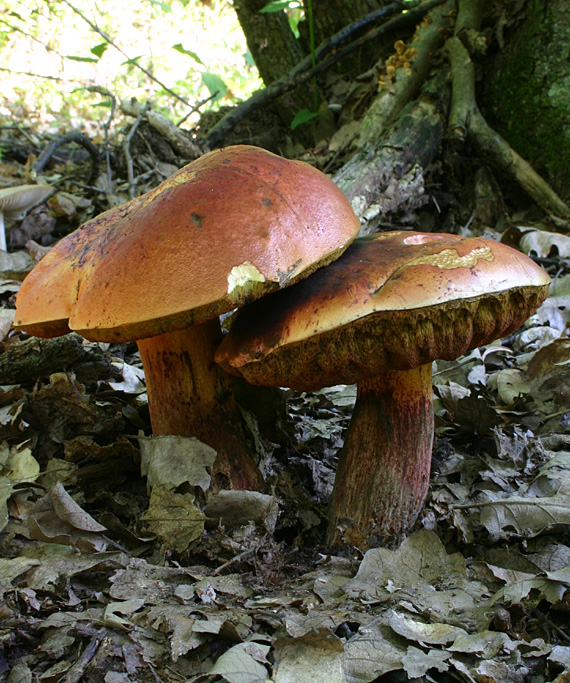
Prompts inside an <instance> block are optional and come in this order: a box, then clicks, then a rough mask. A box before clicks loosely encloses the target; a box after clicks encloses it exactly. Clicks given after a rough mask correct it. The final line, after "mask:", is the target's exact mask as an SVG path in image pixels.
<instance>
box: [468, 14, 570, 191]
mask: <svg viewBox="0 0 570 683" xmlns="http://www.w3.org/2000/svg"><path fill="white" fill-rule="evenodd" d="M505 41H506V42H505V47H504V49H503V50H501V52H499V53H498V54H496V55H493V57H494V64H493V65H491V64H490V63H487V65H486V67H487V69H486V71H487V76H486V77H485V78H484V79H483V81H482V82H483V84H484V85H483V98H482V102H481V104H482V108H483V109H484V113H485V114H486V116H487V121H488V123H489V124H490V126H491V127H492V128H494V129H495V130H497V132H499V133H501V135H502V136H503V137H504V138H505V139H506V140H507V142H508V143H509V144H510V145H511V146H512V147H513V148H514V149H515V150H516V151H517V152H518V153H519V154H520V155H521V156H523V157H524V158H525V159H526V160H527V161H529V162H530V163H531V164H532V165H533V166H534V168H535V169H536V170H537V171H538V172H539V173H540V174H542V175H543V176H544V177H545V179H546V180H547V181H548V182H549V183H550V184H551V185H552V186H553V188H554V189H555V190H556V191H557V192H558V193H559V194H561V196H562V198H563V199H566V200H568V199H569V198H570V125H569V123H568V122H569V120H570V119H569V112H570V83H569V80H568V68H569V67H568V64H569V62H570V7H569V5H568V0H531V1H530V3H529V4H528V13H527V16H526V18H525V19H524V20H523V21H522V22H521V23H520V24H519V25H518V26H517V27H516V28H513V29H511V30H510V31H509V30H508V31H507V32H506V34H505Z"/></svg>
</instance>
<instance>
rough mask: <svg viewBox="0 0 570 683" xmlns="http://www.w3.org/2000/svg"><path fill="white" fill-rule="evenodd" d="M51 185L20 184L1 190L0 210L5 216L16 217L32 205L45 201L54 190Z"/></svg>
mask: <svg viewBox="0 0 570 683" xmlns="http://www.w3.org/2000/svg"><path fill="white" fill-rule="evenodd" d="M53 191H54V190H53V187H50V186H49V185H18V186H16V187H4V188H2V189H1V190H0V211H2V212H3V213H4V217H5V218H10V219H15V218H18V217H19V216H20V215H21V214H22V213H24V212H25V211H27V210H28V209H31V208H32V206H35V205H36V204H39V203H40V202H43V201H44V199H47V197H49V195H50V194H51V193H52V192H53Z"/></svg>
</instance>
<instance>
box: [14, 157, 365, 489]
mask: <svg viewBox="0 0 570 683" xmlns="http://www.w3.org/2000/svg"><path fill="white" fill-rule="evenodd" d="M359 227H360V226H359V221H358V219H357V218H356V216H355V215H354V212H353V211H352V209H351V207H350V204H349V203H348V200H347V199H346V198H345V196H344V195H343V194H342V192H341V191H340V190H339V189H338V188H337V187H336V186H335V185H334V183H333V182H332V181H331V180H329V179H328V178H327V176H325V175H324V174H323V173H321V172H320V171H318V170H316V169H315V168H313V167H312V166H310V165H308V164H305V163H302V162H297V161H288V160H286V159H283V158H281V157H278V156H276V155H274V154H271V153H269V152H266V151H265V150H262V149H259V148H256V147H251V146H234V147H227V148H225V149H222V150H217V151H214V152H210V153H209V154H206V155H204V156H203V157H201V158H199V159H197V160H196V161H194V162H192V163H191V164H189V165H187V166H185V167H184V168H182V169H180V170H179V171H177V172H176V173H174V174H173V175H172V176H171V177H170V178H168V179H167V180H165V181H164V182H163V183H162V184H161V185H159V186H158V187H156V188H155V189H153V190H151V191H150V192H148V193H147V194H145V195H142V196H141V197H138V198H136V199H134V200H132V201H130V202H128V203H127V204H124V205H123V206H120V207H117V208H115V209H112V210H110V211H107V212H106V213H103V214H101V215H100V216H98V217H97V218H95V219H93V220H90V221H88V222H87V223H85V224H84V225H83V226H82V227H81V228H79V229H78V230H77V231H75V232H74V233H72V234H70V235H68V236H67V237H66V238H64V239H63V240H61V241H60V242H59V243H58V244H57V245H56V246H55V247H54V248H53V249H52V250H51V251H50V252H49V253H48V254H47V255H46V256H45V257H44V258H43V259H42V260H41V261H40V263H39V264H38V265H37V266H36V267H35V268H34V270H33V271H32V272H31V273H30V274H29V275H28V277H27V278H26V279H25V281H24V282H23V284H22V287H21V289H20V292H19V294H18V297H17V302H16V317H15V323H16V325H17V326H18V327H20V328H21V329H23V330H25V331H27V332H29V333H30V334H32V335H36V336H40V337H41V336H46V337H48V336H56V335H60V334H65V333H67V332H69V331H70V330H75V331H77V332H79V334H81V335H83V336H84V337H86V338H87V339H90V340H94V341H106V342H124V341H127V340H137V343H138V347H139V350H140V353H141V357H142V361H143V367H144V371H145V376H146V384H147V393H148V397H149V408H150V415H151V422H152V429H153V433H154V434H155V435H161V434H175V435H179V436H196V437H197V438H199V439H200V440H202V441H204V442H205V443H207V444H209V445H210V446H212V447H214V448H215V449H216V450H217V451H218V457H217V459H216V463H215V466H214V471H215V472H217V473H218V474H219V475H220V477H221V484H220V486H221V487H222V488H224V487H228V486H229V487H231V488H244V489H248V488H249V489H255V488H259V487H260V486H261V485H262V479H261V475H260V473H259V470H258V468H257V466H256V465H255V464H254V463H253V461H252V460H251V459H250V458H249V457H248V455H247V453H246V450H245V447H244V444H243V441H242V440H241V439H240V438H239V433H237V431H236V429H235V428H234V425H233V424H232V423H238V422H239V420H238V411H237V408H236V407H235V405H234V402H233V398H232V392H231V390H230V388H229V386H228V381H227V377H226V375H225V373H223V372H221V370H220V369H219V368H218V367H217V366H216V365H215V363H214V361H213V354H214V350H215V347H216V346H217V344H218V343H219V341H220V339H221V331H220V324H219V318H218V316H219V315H220V314H222V313H225V312H227V311H230V310H232V309H234V308H236V307H238V306H241V305H242V304H244V303H246V302H248V301H252V300H253V299H256V298H258V297H259V296H262V295H264V294H266V293H268V292H271V291H272V290H275V289H278V288H280V287H285V286H286V285H289V284H291V283H293V282H295V281H296V280H299V279H300V278H303V277H306V276H307V275H309V274H310V273H311V272H312V271H314V270H315V269H317V268H319V267H320V266H322V265H325V264H327V263H329V262H330V261H332V260H333V259H335V258H337V257H338V256H339V255H340V254H341V253H342V252H343V251H344V249H345V248H346V247H347V246H348V244H349V243H350V242H352V240H353V239H354V238H355V237H356V235H357V234H358V230H359Z"/></svg>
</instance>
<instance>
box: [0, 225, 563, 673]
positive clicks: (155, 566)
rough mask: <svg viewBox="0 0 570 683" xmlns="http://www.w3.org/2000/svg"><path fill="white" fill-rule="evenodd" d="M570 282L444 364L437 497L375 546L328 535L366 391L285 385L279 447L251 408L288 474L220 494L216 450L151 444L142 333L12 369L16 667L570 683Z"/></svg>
mask: <svg viewBox="0 0 570 683" xmlns="http://www.w3.org/2000/svg"><path fill="white" fill-rule="evenodd" d="M536 239H537V238H535V240H536ZM529 243H531V242H529ZM537 243H538V242H536V241H535V242H532V244H535V245H536V244H537ZM545 248H546V247H544V249H545ZM567 286H568V285H567V283H566V280H565V277H564V276H563V277H561V278H560V279H558V280H556V281H555V284H554V286H553V295H552V297H551V298H550V299H549V300H547V302H546V303H545V304H544V306H543V307H541V309H540V310H539V311H538V312H537V314H536V315H535V316H534V317H533V318H532V319H531V320H530V321H529V322H528V323H527V324H526V325H525V326H524V328H523V329H521V330H519V331H518V332H517V333H516V334H515V335H513V336H511V337H510V338H509V339H507V340H503V342H502V344H497V343H495V344H494V345H491V346H489V347H488V348H483V349H478V350H476V351H474V352H472V353H471V354H469V356H467V357H465V358H463V359H461V360H460V361H458V362H455V363H446V362H441V363H438V364H437V365H436V367H435V368H434V398H435V401H434V407H435V412H436V443H435V447H434V461H433V474H432V482H431V488H430V496H429V499H428V501H427V504H426V507H425V510H424V512H423V515H422V518H421V519H420V520H419V522H418V525H417V528H416V530H415V531H414V532H413V533H412V534H411V535H410V536H409V537H408V538H407V539H405V540H404V541H403V542H402V543H401V544H400V545H397V546H393V547H385V548H372V549H369V550H368V551H366V552H360V551H358V550H357V549H350V548H349V549H346V548H345V549H344V550H343V551H342V552H338V551H337V549H334V548H327V547H324V546H323V545H322V543H321V541H320V538H321V532H322V529H323V526H324V519H325V514H326V503H327V500H328V497H329V496H330V492H331V490H332V484H333V481H334V471H335V466H336V458H337V454H338V451H339V449H340V448H341V447H342V438H343V433H344V430H345V429H346V427H347V425H348V421H349V418H350V413H351V410H352V406H353V404H354V399H355V395H356V394H355V387H345V386H338V387H330V388H327V389H324V390H322V391H320V392H316V393H314V394H309V393H302V394H299V393H295V392H290V391H284V392H282V396H281V399H282V400H283V405H284V415H283V420H282V424H281V425H279V429H275V430H274V431H273V433H272V434H271V437H270V438H268V437H267V430H266V425H263V424H262V418H261V417H260V415H259V414H257V413H256V411H255V410H251V406H248V408H247V410H246V409H245V408H244V411H245V412H246V417H247V424H248V425H249V426H250V429H251V432H252V434H251V441H252V444H254V445H255V450H256V451H257V453H258V456H259V457H260V458H261V463H260V464H261V465H262V467H263V468H264V471H265V472H266V475H267V478H268V481H269V482H270V486H269V487H268V490H267V492H266V493H263V494H262V493H257V492H244V491H218V492H216V493H215V494H213V493H212V492H211V490H210V472H211V465H212V462H213V458H214V457H215V453H214V452H213V451H212V449H210V448H209V447H208V446H206V445H204V444H201V443H200V442H198V441H197V440H196V439H191V438H181V437H159V438H150V430H149V419H148V404H147V402H146V397H145V394H144V375H143V374H142V371H141V366H140V360H139V358H138V356H137V352H136V347H135V346H134V345H132V344H123V345H96V344H90V343H89V342H84V341H81V342H80V344H81V346H82V350H81V352H80V353H79V352H78V353H77V354H76V355H77V357H76V359H75V360H74V361H73V363H71V365H67V366H65V367H61V368H59V367H56V368H54V371H53V372H46V373H45V374H43V375H42V376H40V377H38V378H37V381H33V382H31V381H29V380H28V379H23V380H17V379H16V378H14V377H10V380H11V381H6V380H5V381H4V384H3V386H2V392H1V393H0V398H1V399H2V401H1V402H0V410H2V411H3V412H2V414H1V417H2V419H0V440H1V445H0V511H1V515H0V522H1V527H2V533H1V535H0V548H1V557H0V596H1V604H0V620H1V621H0V639H1V643H2V658H0V677H1V679H2V680H6V681H8V683H19V682H20V681H32V680H39V681H46V682H48V681H63V682H71V681H79V680H83V681H105V682H106V683H127V682H129V681H131V682H138V681H141V682H143V683H144V682H145V681H157V680H158V681H173V682H180V681H188V682H190V681H192V682H194V681H196V682H207V683H213V682H215V681H228V682H229V683H257V682H258V681H259V682H263V681H270V680H271V681H277V682H279V683H288V682H289V681H293V680H295V681H301V682H304V681H320V680H323V681H325V680H326V681H327V682H329V681H330V682H331V683H335V682H336V681H339V682H342V681H348V682H350V683H362V682H365V681H377V680H378V681H405V680H414V681H430V682H432V681H436V682H437V683H449V682H450V681H457V680H459V681H466V682H474V683H475V682H476V683H480V682H481V681H485V682H492V681H496V682H497V683H498V682H506V683H508V682H509V681H521V682H522V681H530V680H532V681H533V683H541V682H546V681H556V682H557V683H562V682H563V681H565V680H567V677H566V676H567V672H568V671H569V669H570V630H569V628H568V623H569V619H568V614H569V612H570V591H569V588H570V536H569V535H568V529H569V525H570V389H569V388H568V387H570V375H569V372H570V371H569V370H568V368H569V367H570V344H569V342H568V338H567V336H566V334H567V333H566V330H567V326H568V323H569V322H570V311H569V310H567V301H568V299H567V294H566V288H567ZM7 291H11V290H9V289H8V290H7ZM4 343H5V344H7V345H9V346H11V345H14V344H16V345H17V344H25V343H26V342H25V340H24V339H20V337H19V335H18V334H12V336H9V337H8V338H7V340H6V341H5V342H4ZM14 379H16V381H14Z"/></svg>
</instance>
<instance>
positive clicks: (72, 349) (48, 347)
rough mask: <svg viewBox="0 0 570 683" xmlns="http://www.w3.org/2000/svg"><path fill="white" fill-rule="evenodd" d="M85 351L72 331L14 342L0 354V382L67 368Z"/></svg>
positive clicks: (30, 379)
mask: <svg viewBox="0 0 570 683" xmlns="http://www.w3.org/2000/svg"><path fill="white" fill-rule="evenodd" d="M86 354H87V352H86V350H85V349H84V347H83V345H82V343H81V337H79V335H76V334H68V335H66V336H64V337H55V338H54V339H38V338H37V337H30V339H25V340H24V341H19V342H14V343H13V344H10V345H9V346H8V347H7V348H6V350H5V351H4V353H2V354H0V384H20V383H23V382H33V381H35V380H36V379H38V378H39V377H47V376H48V375H51V374H53V373H54V372H60V371H62V370H65V369H67V368H69V367H71V366H72V365H73V364H75V363H77V362H79V361H81V360H83V359H84V358H85V356H86Z"/></svg>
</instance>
